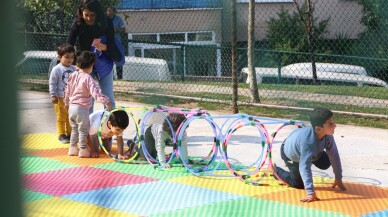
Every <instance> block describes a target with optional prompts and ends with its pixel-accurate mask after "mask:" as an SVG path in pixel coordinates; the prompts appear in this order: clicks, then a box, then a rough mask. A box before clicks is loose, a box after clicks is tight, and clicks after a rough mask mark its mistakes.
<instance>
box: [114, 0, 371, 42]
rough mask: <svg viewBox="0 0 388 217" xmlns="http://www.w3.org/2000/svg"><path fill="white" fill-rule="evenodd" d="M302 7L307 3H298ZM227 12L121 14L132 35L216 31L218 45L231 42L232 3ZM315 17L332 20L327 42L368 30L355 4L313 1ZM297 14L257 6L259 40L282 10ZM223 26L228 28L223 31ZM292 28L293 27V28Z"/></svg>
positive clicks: (241, 37)
mask: <svg viewBox="0 0 388 217" xmlns="http://www.w3.org/2000/svg"><path fill="white" fill-rule="evenodd" d="M298 1H299V2H300V5H302V3H303V2H304V1H305V0H298ZM223 2H224V3H223V4H224V6H223V7H224V9H187V10H179V9H163V10H120V11H119V15H120V16H121V17H123V18H124V19H125V21H126V29H127V31H128V32H131V33H157V32H190V31H214V32H215V33H216V42H221V41H229V40H230V38H231V37H230V30H231V28H230V26H231V25H230V24H231V22H230V19H231V15H230V8H228V7H230V1H229V0H224V1H223ZM313 2H314V4H315V10H314V16H315V17H316V18H317V20H318V21H320V20H323V19H327V18H330V21H329V25H328V31H327V33H326V34H325V38H328V39H333V38H336V36H338V35H344V36H346V37H348V38H351V39H354V38H357V37H358V35H359V34H360V33H361V32H363V31H364V30H365V26H364V25H362V24H361V18H362V6H360V5H359V4H357V1H355V0H313ZM248 6H249V4H248V3H238V4H237V40H238V41H247V38H248V37H247V29H248ZM282 8H284V9H286V10H289V11H296V10H295V5H294V4H293V3H256V5H255V39H256V40H263V39H265V37H266V32H267V29H268V24H267V22H268V21H269V20H270V18H272V17H276V16H277V13H278V12H279V11H280V10H281V9H282ZM222 26H224V27H223V28H222ZM290 28H292V27H290Z"/></svg>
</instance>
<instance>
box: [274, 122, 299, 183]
mask: <svg viewBox="0 0 388 217" xmlns="http://www.w3.org/2000/svg"><path fill="white" fill-rule="evenodd" d="M289 125H292V126H296V127H298V128H302V127H305V126H306V125H305V124H304V123H303V122H301V121H296V120H289V121H288V122H285V123H284V124H283V125H281V126H279V127H278V128H277V129H276V130H275V132H273V133H272V136H271V142H270V143H269V146H270V149H271V150H272V145H273V142H274V141H275V136H276V135H277V134H278V132H279V131H280V130H281V129H283V128H284V127H285V126H289ZM268 165H270V166H271V168H272V172H273V175H274V176H276V178H277V179H278V180H280V181H281V182H282V183H283V184H285V185H287V184H286V183H285V182H284V180H282V179H281V178H280V177H279V175H278V174H277V173H276V171H275V170H274V169H273V163H272V157H270V162H269V163H268Z"/></svg>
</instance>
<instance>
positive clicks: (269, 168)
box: [240, 119, 303, 186]
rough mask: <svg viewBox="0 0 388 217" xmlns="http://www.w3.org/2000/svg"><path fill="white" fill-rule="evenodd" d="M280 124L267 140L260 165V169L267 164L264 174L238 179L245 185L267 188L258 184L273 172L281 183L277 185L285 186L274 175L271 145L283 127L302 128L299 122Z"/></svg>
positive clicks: (289, 121)
mask: <svg viewBox="0 0 388 217" xmlns="http://www.w3.org/2000/svg"><path fill="white" fill-rule="evenodd" d="M266 120H268V119H266ZM281 123H282V125H280V126H279V127H278V128H277V129H276V130H275V132H273V133H272V136H271V138H268V141H269V143H268V146H267V147H268V148H267V152H266V156H265V160H264V161H263V163H262V165H261V167H260V168H262V167H263V166H264V165H265V163H267V169H266V171H265V172H264V174H258V173H257V174H254V175H251V176H247V177H244V179H240V180H241V181H243V182H244V183H245V184H249V185H254V186H267V185H268V184H263V183H260V181H261V180H262V179H263V177H265V176H266V175H267V174H268V173H269V171H272V172H273V176H276V178H278V180H279V181H280V182H281V183H279V185H287V183H285V182H284V181H283V180H282V179H280V178H279V176H278V175H277V174H276V171H275V170H274V169H273V162H272V145H273V142H274V141H275V140H274V139H275V136H276V134H277V133H278V132H279V131H280V130H281V129H282V128H283V127H285V126H288V125H295V126H297V127H302V126H303V123H302V122H300V121H295V120H288V121H281ZM261 124H265V122H261ZM267 135H268V134H267ZM255 178H256V179H255ZM248 179H251V180H248Z"/></svg>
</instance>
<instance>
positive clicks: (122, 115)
mask: <svg viewBox="0 0 388 217" xmlns="http://www.w3.org/2000/svg"><path fill="white" fill-rule="evenodd" d="M109 121H110V124H112V126H114V127H119V128H120V129H125V128H127V127H128V124H129V117H128V114H127V112H126V111H123V110H117V111H114V112H112V114H111V115H110V116H109Z"/></svg>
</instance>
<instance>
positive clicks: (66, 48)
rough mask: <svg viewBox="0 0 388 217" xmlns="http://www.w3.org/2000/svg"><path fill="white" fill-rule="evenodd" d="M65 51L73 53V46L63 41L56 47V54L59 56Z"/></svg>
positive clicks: (65, 52)
mask: <svg viewBox="0 0 388 217" xmlns="http://www.w3.org/2000/svg"><path fill="white" fill-rule="evenodd" d="M67 53H74V54H75V49H74V46H73V45H71V44H69V43H63V44H61V45H59V46H58V48H57V54H58V55H59V56H63V55H65V54H67Z"/></svg>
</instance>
